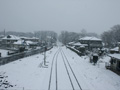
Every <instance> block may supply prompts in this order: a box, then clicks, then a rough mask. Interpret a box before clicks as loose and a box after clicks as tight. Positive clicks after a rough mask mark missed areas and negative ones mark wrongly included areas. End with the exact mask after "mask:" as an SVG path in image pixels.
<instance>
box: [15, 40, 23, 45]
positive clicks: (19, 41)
mask: <svg viewBox="0 0 120 90" xmlns="http://www.w3.org/2000/svg"><path fill="white" fill-rule="evenodd" d="M23 43H24V40H18V41H17V42H14V43H13V44H17V45H21V44H23Z"/></svg>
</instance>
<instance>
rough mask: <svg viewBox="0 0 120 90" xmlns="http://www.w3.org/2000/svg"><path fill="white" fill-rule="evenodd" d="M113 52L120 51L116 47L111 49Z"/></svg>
mask: <svg viewBox="0 0 120 90" xmlns="http://www.w3.org/2000/svg"><path fill="white" fill-rule="evenodd" d="M110 50H111V51H119V47H115V48H113V49H110Z"/></svg>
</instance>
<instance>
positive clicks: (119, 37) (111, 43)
mask: <svg viewBox="0 0 120 90" xmlns="http://www.w3.org/2000/svg"><path fill="white" fill-rule="evenodd" d="M0 35H4V31H3V32H0ZM5 35H16V36H25V37H37V38H39V39H40V40H41V41H45V40H46V38H47V37H48V36H49V37H51V38H52V39H54V40H55V41H57V39H58V40H59V41H60V42H62V43H63V44H65V45H66V44H67V43H69V42H73V41H77V40H78V39H79V38H82V37H85V36H94V37H98V38H101V39H102V41H103V43H104V44H105V47H109V48H111V47H115V46H117V43H118V42H120V25H114V26H113V27H112V28H110V30H108V31H105V32H103V33H102V34H101V35H98V34H96V33H88V32H87V31H86V30H85V29H82V30H81V31H80V33H76V32H69V31H61V33H60V35H59V36H58V34H57V33H56V32H55V31H35V32H34V33H32V32H26V33H25V32H15V31H7V32H5Z"/></svg>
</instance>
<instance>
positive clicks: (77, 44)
mask: <svg viewBox="0 0 120 90" xmlns="http://www.w3.org/2000/svg"><path fill="white" fill-rule="evenodd" d="M73 45H75V46H81V45H82V44H81V43H79V42H77V43H74V44H73Z"/></svg>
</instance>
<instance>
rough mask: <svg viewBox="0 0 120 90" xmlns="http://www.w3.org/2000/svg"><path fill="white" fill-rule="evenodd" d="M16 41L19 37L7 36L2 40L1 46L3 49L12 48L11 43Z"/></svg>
mask: <svg viewBox="0 0 120 90" xmlns="http://www.w3.org/2000/svg"><path fill="white" fill-rule="evenodd" d="M18 40H20V37H17V36H15V35H7V36H5V37H3V38H2V45H3V46H4V47H8V48H12V47H13V43H14V42H17V41H18Z"/></svg>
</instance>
